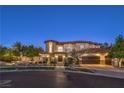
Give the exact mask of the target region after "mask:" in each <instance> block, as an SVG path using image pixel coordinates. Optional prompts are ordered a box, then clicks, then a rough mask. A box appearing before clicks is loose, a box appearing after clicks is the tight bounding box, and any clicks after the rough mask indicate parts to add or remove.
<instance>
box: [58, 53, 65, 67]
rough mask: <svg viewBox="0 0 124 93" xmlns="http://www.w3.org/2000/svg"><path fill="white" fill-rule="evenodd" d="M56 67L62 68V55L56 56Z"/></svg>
mask: <svg viewBox="0 0 124 93" xmlns="http://www.w3.org/2000/svg"><path fill="white" fill-rule="evenodd" d="M57 65H58V66H63V65H64V64H63V56H62V55H59V56H58V64H57Z"/></svg>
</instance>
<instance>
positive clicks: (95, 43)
mask: <svg viewBox="0 0 124 93" xmlns="http://www.w3.org/2000/svg"><path fill="white" fill-rule="evenodd" d="M47 42H55V43H57V44H69V43H70V44H74V43H89V44H94V45H101V43H97V42H92V41H81V40H80V41H67V42H58V41H56V40H46V41H45V43H47Z"/></svg>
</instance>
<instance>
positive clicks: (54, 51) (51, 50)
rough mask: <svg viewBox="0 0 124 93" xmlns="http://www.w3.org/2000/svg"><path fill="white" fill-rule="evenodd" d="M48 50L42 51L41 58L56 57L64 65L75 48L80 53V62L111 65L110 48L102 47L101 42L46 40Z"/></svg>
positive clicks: (59, 63)
mask: <svg viewBox="0 0 124 93" xmlns="http://www.w3.org/2000/svg"><path fill="white" fill-rule="evenodd" d="M45 44H46V50H45V52H44V53H41V54H40V56H41V58H45V57H47V58H50V59H52V58H56V59H57V62H58V63H57V64H58V65H62V64H63V63H64V59H65V58H66V57H69V56H70V55H69V54H70V53H71V52H72V51H73V50H75V51H76V53H77V54H80V55H79V59H80V64H103V65H111V61H110V59H109V58H108V57H107V55H108V52H109V49H104V48H101V44H100V43H97V42H92V41H68V42H59V41H55V40H47V41H45Z"/></svg>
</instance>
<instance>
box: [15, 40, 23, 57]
mask: <svg viewBox="0 0 124 93" xmlns="http://www.w3.org/2000/svg"><path fill="white" fill-rule="evenodd" d="M22 47H23V45H22V44H21V42H16V43H15V44H14V45H13V52H14V54H15V55H16V56H21V55H22Z"/></svg>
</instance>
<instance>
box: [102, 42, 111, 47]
mask: <svg viewBox="0 0 124 93" xmlns="http://www.w3.org/2000/svg"><path fill="white" fill-rule="evenodd" d="M101 47H102V48H109V47H110V45H109V44H108V43H107V42H105V43H103V44H102V46H101Z"/></svg>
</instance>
